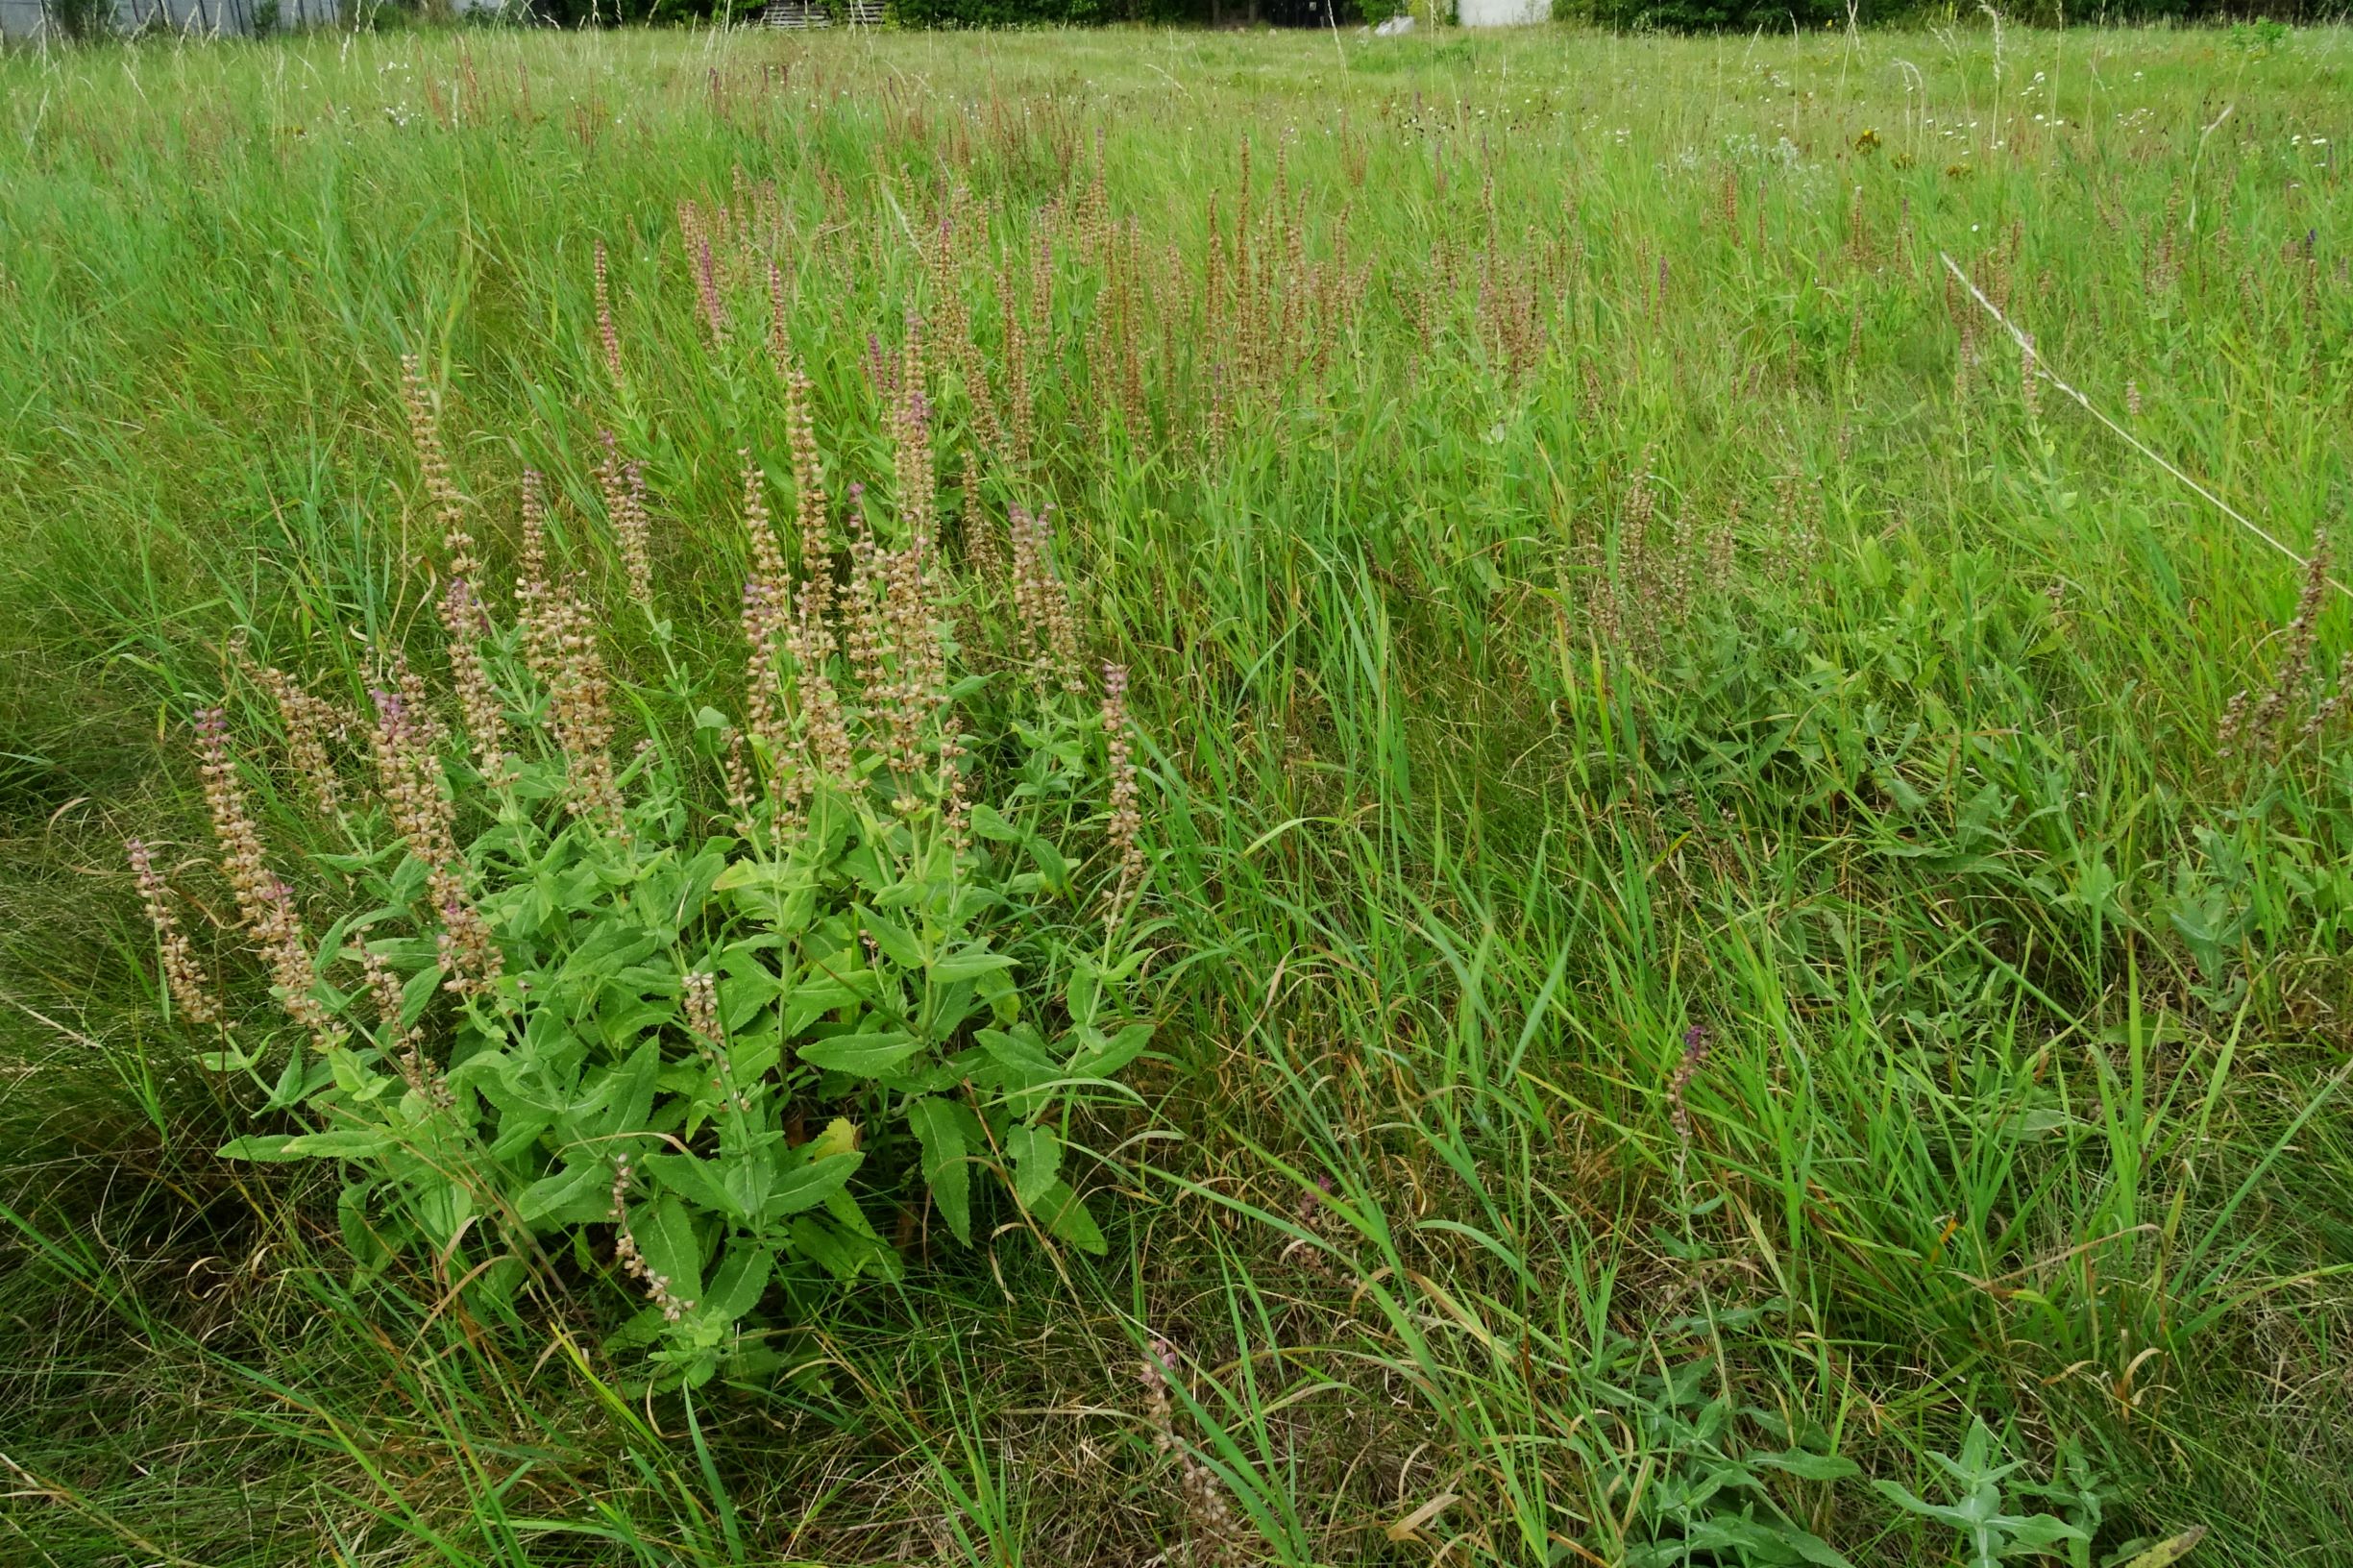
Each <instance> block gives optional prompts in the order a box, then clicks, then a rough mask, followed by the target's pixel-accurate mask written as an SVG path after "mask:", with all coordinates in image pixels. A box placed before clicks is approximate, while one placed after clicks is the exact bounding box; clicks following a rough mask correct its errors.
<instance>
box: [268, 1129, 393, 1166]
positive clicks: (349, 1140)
mask: <svg viewBox="0 0 2353 1568" xmlns="http://www.w3.org/2000/svg"><path fill="white" fill-rule="evenodd" d="M392 1142H393V1139H392V1135H391V1134H390V1133H386V1132H381V1131H379V1130H377V1129H374V1128H347V1129H342V1130H339V1131H336V1132H331V1133H305V1134H303V1135H302V1136H301V1137H299V1138H290V1139H286V1143H285V1152H286V1153H287V1154H289V1155H292V1156H295V1157H297V1158H308V1159H314V1160H364V1159H366V1158H367V1157H368V1156H369V1155H372V1154H381V1153H383V1152H384V1151H385V1150H386V1149H388V1148H390V1147H392Z"/></svg>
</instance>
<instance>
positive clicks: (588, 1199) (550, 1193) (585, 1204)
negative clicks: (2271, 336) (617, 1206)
mask: <svg viewBox="0 0 2353 1568" xmlns="http://www.w3.org/2000/svg"><path fill="white" fill-rule="evenodd" d="M612 1186H613V1177H612V1172H611V1171H610V1170H609V1169H608V1168H607V1167H606V1166H605V1165H604V1164H603V1163H602V1162H601V1161H583V1162H580V1163H578V1164H571V1165H567V1166H565V1167H564V1168H563V1169H562V1170H559V1171H557V1172H555V1174H553V1175H551V1176H542V1177H541V1178H540V1179H539V1180H538V1181H535V1182H533V1183H532V1184H531V1185H530V1186H528V1187H527V1188H524V1189H523V1196H522V1197H521V1198H519V1199H517V1200H516V1202H515V1214H516V1217H517V1218H519V1219H521V1220H522V1221H523V1222H524V1223H525V1224H526V1225H530V1224H534V1223H536V1222H538V1221H540V1220H543V1219H546V1220H552V1221H554V1222H556V1223H558V1224H575V1225H577V1224H585V1223H587V1222H589V1221H591V1220H596V1219H601V1218H603V1217H604V1213H605V1211H606V1209H607V1208H608V1207H609V1206H610V1204H611V1202H612V1196H611V1193H612Z"/></svg>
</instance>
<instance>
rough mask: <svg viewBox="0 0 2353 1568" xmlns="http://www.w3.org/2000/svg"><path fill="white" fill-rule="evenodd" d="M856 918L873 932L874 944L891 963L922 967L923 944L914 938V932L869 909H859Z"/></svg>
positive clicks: (915, 967)
mask: <svg viewBox="0 0 2353 1568" xmlns="http://www.w3.org/2000/svg"><path fill="white" fill-rule="evenodd" d="M858 918H859V919H861V920H863V921H865V922H866V928H867V929H868V930H869V931H870V932H872V933H873V934H874V944H875V945H876V946H878V947H880V948H881V949H882V950H883V954H884V956H885V957H887V958H889V959H890V960H891V962H892V963H894V964H896V965H898V966H900V967H901V968H910V969H919V968H922V967H923V944H922V943H919V942H918V941H917V940H916V937H915V933H914V932H912V931H910V930H908V929H907V928H906V927H905V926H903V925H901V924H899V923H898V922H897V921H896V920H894V919H891V918H890V917H889V916H887V915H879V914H876V913H875V912H874V911H873V910H870V909H861V910H859V911H858Z"/></svg>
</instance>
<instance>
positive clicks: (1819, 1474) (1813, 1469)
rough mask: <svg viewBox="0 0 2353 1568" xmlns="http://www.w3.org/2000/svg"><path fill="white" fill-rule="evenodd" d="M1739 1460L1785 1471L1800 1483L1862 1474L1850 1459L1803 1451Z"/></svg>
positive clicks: (1843, 1478) (1746, 1457) (1790, 1451)
mask: <svg viewBox="0 0 2353 1568" xmlns="http://www.w3.org/2000/svg"><path fill="white" fill-rule="evenodd" d="M1741 1458H1744V1459H1746V1460H1747V1461H1748V1462H1749V1463H1751V1464H1761V1465H1766V1466H1768V1467H1770V1468H1772V1469H1775V1470H1782V1471H1786V1472H1788V1473H1789V1474H1790V1475H1793V1476H1796V1477H1797V1478H1799V1479H1800V1480H1801V1481H1844V1480H1846V1479H1847V1478H1848V1477H1849V1476H1856V1475H1860V1474H1862V1466H1860V1465H1858V1464H1856V1463H1855V1462H1854V1461H1853V1460H1852V1459H1849V1458H1841V1457H1840V1456H1838V1455H1836V1454H1808V1453H1806V1452H1805V1451H1804V1450H1803V1449H1796V1448H1793V1449H1790V1450H1789V1451H1787V1452H1786V1453H1781V1454H1744V1455H1742V1456H1741Z"/></svg>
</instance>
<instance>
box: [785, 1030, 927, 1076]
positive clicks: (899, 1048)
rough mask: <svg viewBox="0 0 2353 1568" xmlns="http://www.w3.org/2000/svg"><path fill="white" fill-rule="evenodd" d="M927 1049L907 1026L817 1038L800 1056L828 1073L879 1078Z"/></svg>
mask: <svg viewBox="0 0 2353 1568" xmlns="http://www.w3.org/2000/svg"><path fill="white" fill-rule="evenodd" d="M922 1048H923V1042H922V1041H919V1040H918V1039H916V1038H915V1037H914V1036H913V1035H911V1034H908V1033H907V1032H906V1031H905V1030H903V1029H886V1030H881V1031H879V1032H876V1033H872V1034H859V1035H835V1036H833V1037H832V1038H831V1039H828V1040H813V1041H810V1042H809V1043H808V1044H806V1045H803V1046H802V1047H801V1048H800V1059H801V1060H802V1061H803V1062H806V1063H808V1064H809V1066H813V1067H822V1068H824V1069H825V1070H826V1071H828V1072H846V1073H849V1074H851V1075H852V1076H854V1077H859V1078H879V1077H881V1076H882V1075H883V1074H884V1073H886V1072H889V1071H890V1070H891V1069H892V1068H893V1067H895V1066H898V1065H899V1064H900V1063H901V1062H904V1061H906V1060H907V1058H909V1057H911V1056H913V1055H914V1054H915V1053H916V1052H918V1051H919V1050H921V1049H922Z"/></svg>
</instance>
